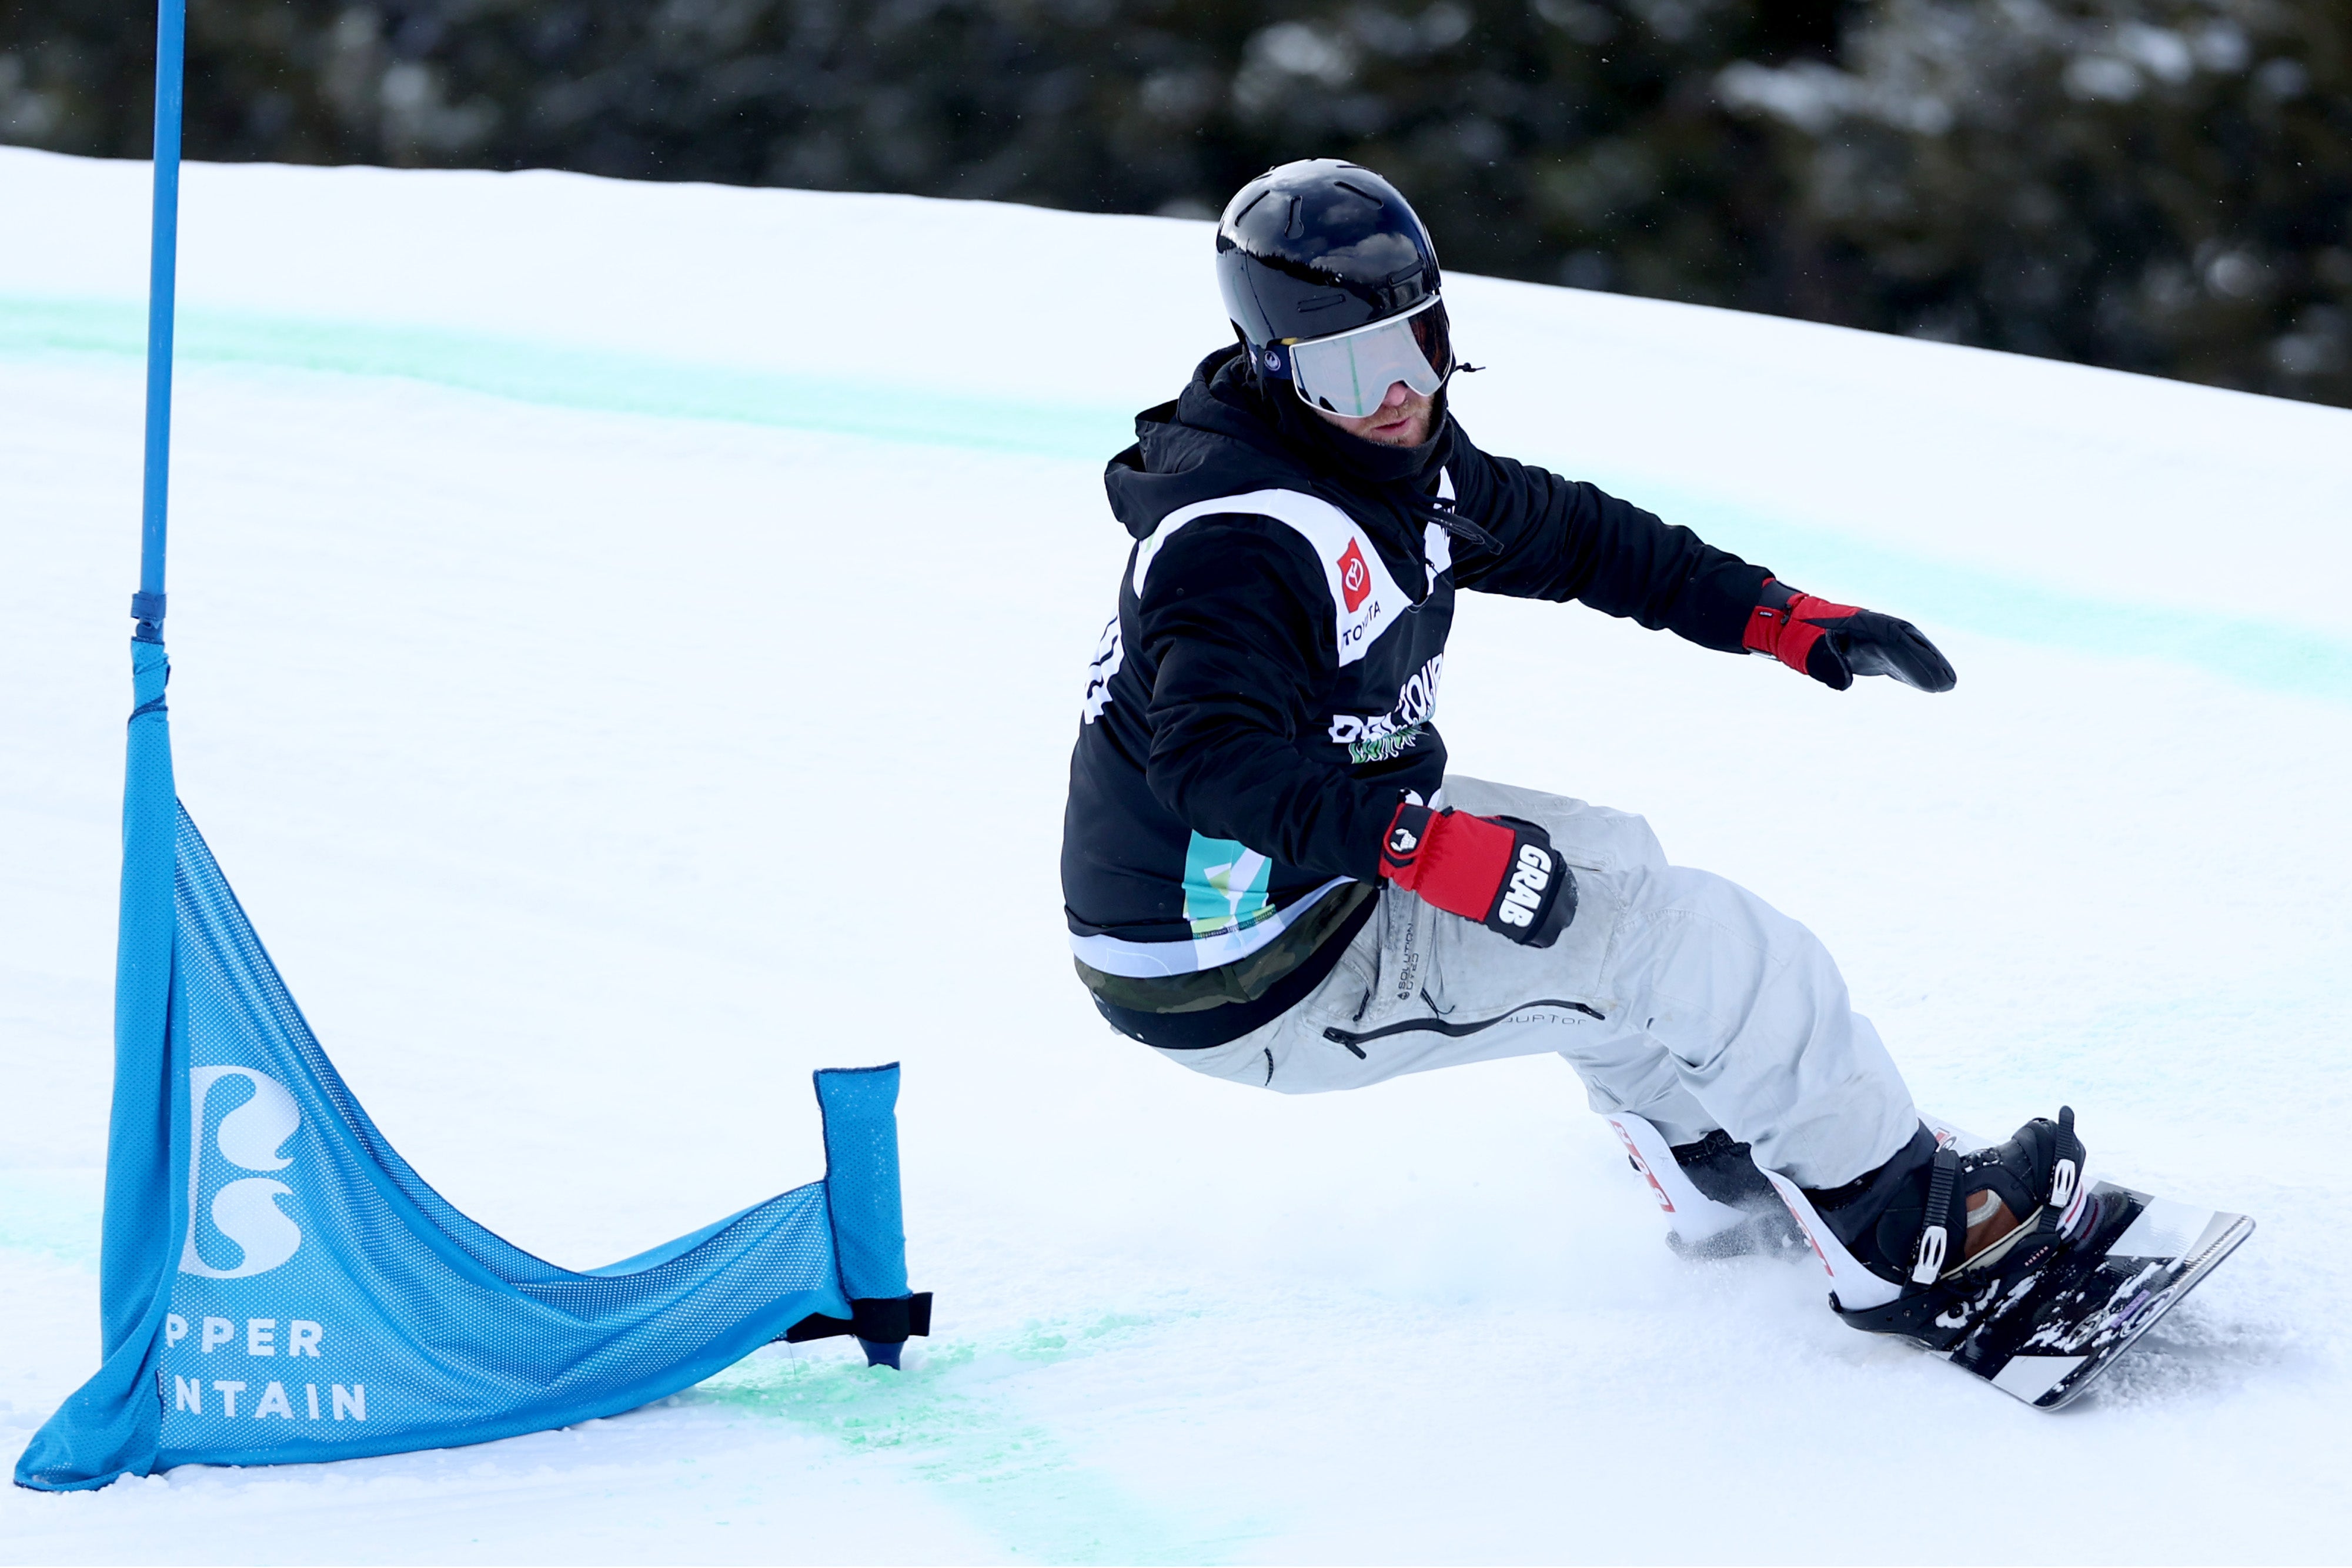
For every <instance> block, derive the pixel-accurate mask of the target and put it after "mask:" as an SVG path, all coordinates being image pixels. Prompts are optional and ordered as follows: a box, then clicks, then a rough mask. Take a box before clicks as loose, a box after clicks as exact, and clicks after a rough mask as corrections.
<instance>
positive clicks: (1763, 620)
mask: <svg viewBox="0 0 2352 1568" xmlns="http://www.w3.org/2000/svg"><path fill="white" fill-rule="evenodd" d="M1741 642H1742V643H1743V645H1744V646H1745V647H1746V648H1747V649H1748V652H1749V653H1769V654H1770V655H1771V656H1772V657H1773V658H1776V659H1778V660H1780V662H1781V663H1782V664H1786V665H1788V666H1789V667H1790V669H1792V670H1802V671H1803V672H1804V673H1805V674H1809V675H1811V676H1812V677H1813V679H1815V680H1817V681H1819V682H1821V683H1822V685H1825V686H1833V687H1835V688H1836V689H1837V690H1839V691H1843V690H1845V689H1846V687H1848V686H1850V685H1853V678H1854V676H1856V675H1893V676H1894V677H1895V679H1896V680H1898V681H1901V682H1902V683H1903V684H1904V685H1906V686H1916V687H1917V688H1918V689H1919V690H1921V691H1923V692H1948V691H1950V690H1951V689H1952V687H1953V685H1955V684H1956V683H1957V682H1958V679H1959V677H1958V675H1955V674H1953V673H1952V666H1951V664H1950V663H1949V662H1948V660H1946V659H1945V657H1944V655H1943V654H1941V653H1937V651H1936V644H1934V643H1930V642H1928V641H1927V637H1926V636H1925V635H1924V634H1923V633H1922V632H1920V630H1919V628H1917V627H1916V626H1914V625H1912V624H1911V622H1908V621H1897V620H1896V619H1895V617H1894V616H1892V615H1881V614H1879V613H1878V612H1876V611H1873V610H1857V609H1855V608H1854V607H1853V605H1851V604H1832V603H1831V602H1830V601H1828V600H1826V599H1815V598H1814V597H1813V596H1812V595H1811V594H1810V593H1799V592H1798V591H1796V590H1795V589H1793V588H1790V586H1789V585H1788V584H1787V583H1785V582H1778V581H1775V580H1772V579H1771V578H1769V577H1768V578H1766V579H1765V580H1764V597H1763V598H1762V600H1760V601H1759V602H1758V604H1757V606H1756V608H1755V609H1754V610H1752V611H1750V612H1748V632H1747V635H1746V636H1745V637H1743V638H1742V639H1741Z"/></svg>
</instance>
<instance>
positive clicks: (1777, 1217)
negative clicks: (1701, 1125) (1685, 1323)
mask: <svg viewBox="0 0 2352 1568" xmlns="http://www.w3.org/2000/svg"><path fill="white" fill-rule="evenodd" d="M1674 1156H1675V1165H1676V1166H1680V1167H1681V1169H1682V1173H1683V1175H1685V1176H1688V1177H1689V1178H1690V1184H1691V1186H1695V1187H1696V1188H1698V1190H1699V1191H1700V1192H1701V1193H1703V1194H1705V1195H1706V1197H1710V1198H1712V1199H1714V1200H1715V1201H1716V1202H1717V1203H1720V1204H1723V1205H1726V1206H1727V1207H1732V1208H1737V1209H1742V1210H1745V1211H1746V1212H1747V1214H1748V1216H1749V1218H1748V1222H1747V1223H1746V1224H1744V1225H1740V1226H1738V1227H1735V1228H1732V1229H1729V1230H1725V1231H1722V1232H1719V1233H1718V1234H1717V1235H1714V1236H1710V1237H1708V1238H1707V1239H1706V1240H1704V1241H1700V1242H1696V1243H1685V1242H1683V1241H1682V1240H1680V1239H1678V1238H1677V1237H1676V1236H1675V1234H1674V1233H1672V1232H1669V1233H1668V1234H1667V1238H1666V1240H1667V1243H1668V1244H1669V1245H1670V1246H1672V1247H1673V1248H1674V1249H1675V1251H1677V1252H1680V1253H1683V1254H1684V1255H1685V1256H1687V1257H1700V1258H1728V1257H1738V1256H1740V1255H1742V1254H1745V1253H1749V1252H1780V1251H1784V1250H1787V1249H1792V1248H1801V1247H1802V1246H1804V1244H1805V1236H1804V1232H1803V1231H1801V1230H1799V1229H1798V1228H1797V1221H1796V1217H1795V1216H1793V1215H1791V1214H1790V1212H1789V1206H1788V1205H1787V1204H1786V1203H1784V1202H1782V1201H1781V1199H1780V1194H1779V1193H1778V1192H1775V1191H1774V1190H1773V1189H1772V1184H1771V1183H1770V1182H1769V1181H1767V1180H1765V1179H1764V1173H1763V1172H1762V1171H1760V1170H1758V1169H1757V1168H1756V1162H1755V1161H1754V1160H1752V1159H1750V1158H1749V1157H1748V1145H1746V1144H1742V1143H1736V1142H1734V1141H1733V1140H1732V1136H1731V1134H1729V1133H1727V1132H1725V1131H1724V1130H1723V1129H1722V1128H1720V1127H1717V1129H1716V1130H1715V1131H1714V1132H1712V1133H1709V1134H1707V1135H1706V1137H1704V1138H1701V1139H1700V1140H1699V1141H1698V1142H1696V1143H1695V1144H1676V1145H1674Z"/></svg>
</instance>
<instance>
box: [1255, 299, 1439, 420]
mask: <svg viewBox="0 0 2352 1568" xmlns="http://www.w3.org/2000/svg"><path fill="white" fill-rule="evenodd" d="M1290 379H1291V382H1292V383H1293V384H1294V385H1296V386H1297V388H1298V395H1299V396H1300V397H1303V398H1305V399H1306V400H1307V402H1310V403H1313V404H1314V405H1315V406H1316V407H1318V408H1325V409H1328V410H1330V411H1331V412H1332V413H1337V414H1340V415H1342V416H1344V417H1346V418H1349V419H1361V418H1363V417H1364V416H1365V415H1366V414H1368V413H1375V412H1377V411H1378V410H1379V409H1380V407H1381V404H1382V403H1384V402H1387V401H1388V395H1389V388H1391V387H1392V386H1394V385H1395V384H1396V383H1397V382H1403V383H1404V384H1405V385H1406V386H1408V387H1411V388H1412V390H1413V391H1414V392H1418V393H1420V394H1421V395H1422V396H1423V397H1428V396H1430V395H1431V394H1432V393H1433V392H1436V391H1437V389H1438V388H1439V387H1441V386H1444V384H1445V378H1444V377H1443V376H1441V375H1439V374H1438V373H1437V371H1436V370H1435V369H1434V368H1433V366H1432V365H1431V364H1430V362H1429V356H1428V355H1427V354H1425V353H1423V351H1422V348H1421V343H1420V340H1418V339H1416V338H1415V337H1414V336H1413V330H1412V317H1410V316H1398V317H1395V318H1392V319H1390V320H1386V321H1383V322H1381V323H1380V324H1379V325H1378V326H1376V327H1371V328H1368V329H1365V330H1363V331H1360V332H1350V333H1349V334H1347V335H1346V336H1345V337H1340V338H1324V339H1320V340H1316V341H1312V342H1306V343H1294V344H1292V345H1291V347H1290Z"/></svg>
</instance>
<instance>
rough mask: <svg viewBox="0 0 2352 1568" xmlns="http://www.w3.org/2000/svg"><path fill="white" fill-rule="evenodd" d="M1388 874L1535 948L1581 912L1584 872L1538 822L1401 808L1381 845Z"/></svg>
mask: <svg viewBox="0 0 2352 1568" xmlns="http://www.w3.org/2000/svg"><path fill="white" fill-rule="evenodd" d="M1381 875H1382V876H1384V877H1386V878H1388V879H1389V880H1390V881H1391V882H1392V883H1395V884H1396V885H1397V886H1399V887H1402V888H1403V889H1404V890H1405V891H1407V892H1408V893H1415V894H1420V895H1421V897H1422V899H1423V902H1425V903H1428V904H1435V905H1436V906H1437V907H1438V908H1440V909H1443V910H1444V911H1445V912H1446V913H1447V914H1449V915H1460V916H1462V918H1464V919H1465V920H1475V921H1477V922H1479V923H1480V924H1481V925H1485V926H1486V929H1487V930H1489V931H1493V932H1496V933H1497V934H1498V935H1500V936H1507V937H1509V938H1510V939H1511V940H1512V941H1514V942H1520V943H1525V944H1526V945H1527V946H1530V947H1549V946H1551V945H1552V943H1553V942H1554V941H1556V940H1558V939H1559V934H1560V933H1561V932H1562V931H1565V930H1567V929H1568V923H1569V922H1570V921H1571V920H1573V919H1575V918H1576V877H1575V875H1574V874H1573V873H1570V871H1569V869H1568V867H1567V865H1566V864H1565V863H1563V862H1561V860H1560V858H1559V853H1558V852H1555V851H1554V850H1553V849H1552V847H1551V838H1550V836H1549V834H1547V833H1546V832H1545V831H1543V830H1542V829H1541V828H1538V827H1537V826H1536V825H1535V824H1534V823H1533V822H1522V821H1517V820H1516V819H1514V818H1510V817H1474V816H1471V815H1470V814H1469V813H1468V812H1466V811H1450V810H1449V811H1433V810H1430V809H1429V808H1428V807H1426V806H1416V805H1413V804H1412V803H1411V802H1409V801H1408V802H1407V803H1406V804H1404V805H1402V806H1399V807H1398V808H1397V812H1396V815H1395V816H1394V817H1392V818H1391V819H1390V821H1389V831H1388V837H1387V838H1386V839H1384V840H1383V841H1381Z"/></svg>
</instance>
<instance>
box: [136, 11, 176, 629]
mask: <svg viewBox="0 0 2352 1568" xmlns="http://www.w3.org/2000/svg"><path fill="white" fill-rule="evenodd" d="M187 42H188V11H187V0H159V3H158V5H157V7H156V13H155V222H154V234H153V238H152V249H151V250H150V252H149V256H148V264H147V484H146V494H145V497H144V499H143V504H142V516H141V527H140V531H139V591H138V592H137V593H135V594H133V595H132V596H131V614H132V615H134V616H136V617H137V618H138V619H139V620H141V621H142V622H147V623H148V625H150V626H152V627H155V628H157V629H159V630H160V628H161V627H162V624H163V542H164V518H165V510H166V504H167V502H168V501H169V499H170V496H171V488H172V311H173V292H174V289H175V287H176V284H177V281H178V272H179V266H178V263H179V250H180V103H181V84H182V78H183V76H184V72H185V69H186V60H187Z"/></svg>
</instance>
